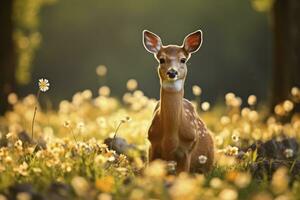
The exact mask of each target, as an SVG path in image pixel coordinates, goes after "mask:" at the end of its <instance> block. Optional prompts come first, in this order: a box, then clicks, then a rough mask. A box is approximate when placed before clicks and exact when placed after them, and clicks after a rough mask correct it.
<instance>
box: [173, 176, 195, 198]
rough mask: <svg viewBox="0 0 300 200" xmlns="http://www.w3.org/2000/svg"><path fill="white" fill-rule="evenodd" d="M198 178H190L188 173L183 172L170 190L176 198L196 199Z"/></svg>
mask: <svg viewBox="0 0 300 200" xmlns="http://www.w3.org/2000/svg"><path fill="white" fill-rule="evenodd" d="M197 190H198V188H197V186H196V180H195V179H192V178H190V177H189V176H188V175H187V173H181V174H180V175H179V177H178V178H177V180H176V181H175V182H174V185H173V186H172V187H171V188H170V190H169V192H170V195H171V197H172V199H174V200H181V199H196V194H197Z"/></svg>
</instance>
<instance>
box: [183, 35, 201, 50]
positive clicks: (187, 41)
mask: <svg viewBox="0 0 300 200" xmlns="http://www.w3.org/2000/svg"><path fill="white" fill-rule="evenodd" d="M202 37H203V34H202V31H201V30H198V31H195V32H193V33H191V34H189V35H187V36H186V37H185V38H184V41H183V48H184V49H185V50H186V51H187V52H188V53H194V52H196V51H198V50H199V48H200V47H201V44H202Z"/></svg>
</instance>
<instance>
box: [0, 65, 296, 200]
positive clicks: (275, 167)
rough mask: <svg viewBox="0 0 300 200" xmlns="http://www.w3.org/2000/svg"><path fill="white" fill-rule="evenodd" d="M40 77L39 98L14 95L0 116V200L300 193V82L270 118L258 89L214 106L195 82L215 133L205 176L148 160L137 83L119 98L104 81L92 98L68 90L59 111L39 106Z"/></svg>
mask: <svg viewBox="0 0 300 200" xmlns="http://www.w3.org/2000/svg"><path fill="white" fill-rule="evenodd" d="M100 71H101V70H100ZM41 81H42V82H41ZM41 81H40V89H41V93H40V91H39V92H38V95H28V96H26V97H25V98H18V96H17V94H10V95H9V97H8V100H9V102H10V104H11V105H12V110H11V111H9V112H7V113H6V114H5V115H4V116H1V117H0V200H5V199H18V200H28V199H58V200H59V199H98V200H110V199H131V200H142V199H152V200H154V199H176V200H181V199H185V200H192V199H209V200H212V199H222V200H234V199H253V200H262V199H263V200H269V199H270V200H271V199H276V200H287V199H299V198H300V181H299V180H300V179H299V175H300V161H299V160H298V159H299V155H298V142H299V140H300V115H299V113H298V114H297V113H296V114H291V113H293V112H292V111H293V108H294V107H295V105H296V104H297V103H299V102H300V90H299V88H297V87H294V88H292V89H291V98H290V99H289V100H286V101H284V102H283V103H282V104H280V105H277V106H276V107H275V109H274V111H275V112H274V113H275V114H274V115H268V114H267V111H266V108H264V107H263V106H260V104H259V103H257V99H256V96H254V95H250V96H249V98H248V99H245V100H244V101H245V102H244V104H242V99H241V98H239V97H237V96H236V95H235V94H233V93H228V94H226V96H225V100H224V103H223V104H222V105H216V106H213V107H211V106H210V104H209V103H208V102H201V100H200V97H201V88H200V87H198V86H193V88H192V89H193V93H194V95H195V98H194V101H193V103H194V105H195V106H196V107H197V109H198V111H199V113H200V116H201V117H202V119H203V120H204V121H205V122H206V124H207V126H208V128H209V129H210V131H211V132H212V134H213V136H214V140H215V145H216V148H217V152H216V163H215V167H214V169H213V170H212V171H211V172H210V173H209V174H205V175H202V174H187V173H181V174H179V175H174V166H173V165H171V164H170V163H166V162H164V161H160V160H157V161H154V162H152V163H150V164H148V163H147V149H148V147H149V141H148V140H147V129H148V126H149V125H150V121H151V118H152V113H153V110H154V107H155V105H156V100H154V99H150V98H148V97H146V96H144V94H143V92H142V91H140V90H138V88H137V82H136V81H135V80H129V81H128V83H127V88H128V92H127V93H125V94H124V96H123V99H122V100H119V99H116V98H114V97H111V96H110V89H109V87H107V86H102V87H100V88H99V94H98V95H96V96H93V95H92V92H91V91H90V90H85V91H82V92H78V93H76V94H74V96H73V98H72V100H71V101H67V100H63V101H61V102H60V104H59V108H58V109H57V110H53V109H49V108H47V107H46V108H41V107H40V105H39V102H38V97H39V96H40V95H42V92H43V90H42V89H44V90H45V91H46V90H47V89H49V88H48V87H49V84H48V82H45V80H41ZM42 83H43V84H44V85H43V84H42ZM50 89H51V88H50ZM241 105H244V106H241ZM35 111H36V112H35ZM33 115H35V116H34V119H33ZM33 122H34V123H33ZM112 141H113V142H112Z"/></svg>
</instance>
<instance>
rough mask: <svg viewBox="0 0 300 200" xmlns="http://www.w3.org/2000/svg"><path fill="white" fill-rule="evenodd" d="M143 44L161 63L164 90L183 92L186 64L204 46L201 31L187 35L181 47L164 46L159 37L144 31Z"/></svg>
mask: <svg viewBox="0 0 300 200" xmlns="http://www.w3.org/2000/svg"><path fill="white" fill-rule="evenodd" d="M143 44H144V46H145V48H146V50H147V51H149V52H150V53H152V54H154V57H155V58H156V60H157V61H158V62H159V66H158V74H159V77H160V83H161V86H162V88H163V89H164V90H166V91H169V92H179V91H181V90H182V89H183V84H184V80H185V77H186V74H187V66H186V63H187V61H188V59H189V58H190V57H191V54H192V53H195V52H196V51H198V49H199V48H200V46H201V44H202V32H201V30H198V31H195V32H193V33H191V34H189V35H187V36H186V37H185V39H184V41H183V44H182V45H181V46H178V45H168V46H164V45H163V44H162V41H161V39H160V37H159V36H157V35H156V34H154V33H152V32H150V31H147V30H144V31H143Z"/></svg>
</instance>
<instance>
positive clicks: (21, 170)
mask: <svg viewBox="0 0 300 200" xmlns="http://www.w3.org/2000/svg"><path fill="white" fill-rule="evenodd" d="M27 169H28V164H27V163H26V162H25V161H24V162H23V163H22V164H21V165H19V166H18V167H14V168H13V170H14V171H15V172H18V173H19V174H20V175H22V176H28V172H27Z"/></svg>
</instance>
